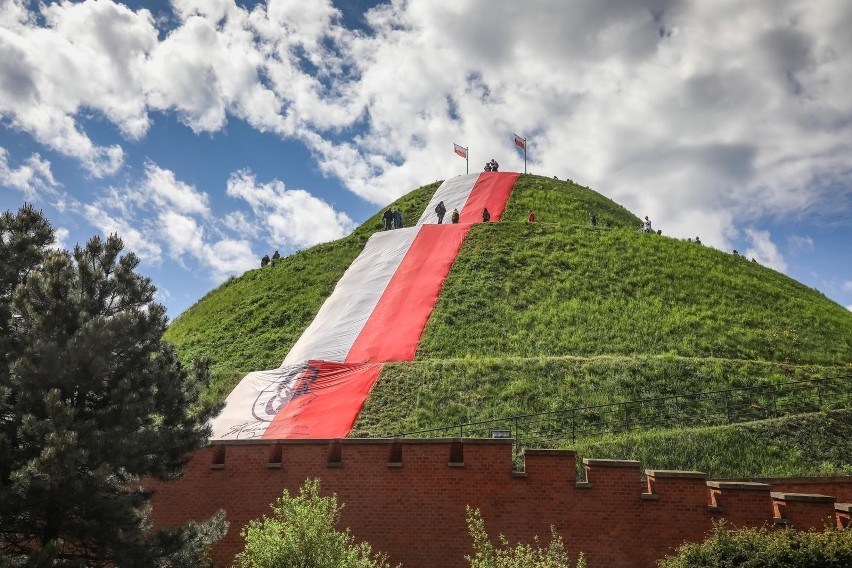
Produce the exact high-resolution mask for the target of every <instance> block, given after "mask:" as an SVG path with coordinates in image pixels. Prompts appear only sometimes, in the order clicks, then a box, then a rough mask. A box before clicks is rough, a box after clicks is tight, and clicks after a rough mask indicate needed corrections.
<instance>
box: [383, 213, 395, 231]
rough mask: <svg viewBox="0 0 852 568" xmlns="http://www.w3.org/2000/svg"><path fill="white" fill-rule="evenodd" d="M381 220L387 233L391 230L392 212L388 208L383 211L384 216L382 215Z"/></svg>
mask: <svg viewBox="0 0 852 568" xmlns="http://www.w3.org/2000/svg"><path fill="white" fill-rule="evenodd" d="M382 219H384V220H385V231H389V230H390V228H391V223H393V211H391V209H390V207H388V210H387V211H385V214H384V215H382Z"/></svg>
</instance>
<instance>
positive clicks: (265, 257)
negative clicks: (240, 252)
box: [260, 254, 269, 268]
mask: <svg viewBox="0 0 852 568" xmlns="http://www.w3.org/2000/svg"><path fill="white" fill-rule="evenodd" d="M267 264H269V255H268V254H265V255H263V258H261V259H260V267H261V268H263V267H264V266H266V265H267Z"/></svg>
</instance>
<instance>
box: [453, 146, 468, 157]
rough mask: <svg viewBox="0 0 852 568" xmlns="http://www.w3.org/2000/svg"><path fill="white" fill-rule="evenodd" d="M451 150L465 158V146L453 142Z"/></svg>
mask: <svg viewBox="0 0 852 568" xmlns="http://www.w3.org/2000/svg"><path fill="white" fill-rule="evenodd" d="M453 150H454V151H455V153H456V154H458V155H459V156H461V157H462V158H465V159H467V148H465V147H463V146H459V145H458V144H453Z"/></svg>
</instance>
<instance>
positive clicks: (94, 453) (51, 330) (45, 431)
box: [0, 205, 224, 567]
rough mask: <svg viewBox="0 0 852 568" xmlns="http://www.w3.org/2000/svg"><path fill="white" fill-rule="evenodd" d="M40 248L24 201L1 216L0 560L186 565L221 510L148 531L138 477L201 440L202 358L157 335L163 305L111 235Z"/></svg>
mask: <svg viewBox="0 0 852 568" xmlns="http://www.w3.org/2000/svg"><path fill="white" fill-rule="evenodd" d="M53 242H54V233H53V229H52V228H51V226H50V223H49V222H48V221H47V220H46V219H45V218H44V216H43V215H42V214H41V212H39V211H36V210H34V209H33V208H32V207H30V206H26V205H25V206H24V207H22V208H21V209H20V210H19V211H18V213H17V214H13V213H11V212H8V211H7V212H5V213H3V214H2V216H0V565H2V564H6V565H10V566H117V567H125V566H140V567H142V566H145V567H150V566H166V565H170V566H179V565H187V566H191V565H199V562H201V560H200V558H199V556H198V553H200V552H201V551H202V550H203V549H204V548H205V547H206V544H209V541H210V540H212V539H215V538H217V537H218V536H220V533H221V532H222V530H223V527H224V520H223V518H222V517H221V516H219V517H217V518H216V519H214V520H215V522H213V523H212V524H201V525H199V524H195V525H191V526H188V527H186V528H185V529H183V530H179V531H172V532H161V533H155V532H154V531H152V530H151V527H150V523H149V521H148V515H147V509H148V508H147V502H148V497H149V496H148V495H147V494H146V493H145V492H144V491H143V490H142V489H141V487H140V486H139V480H140V478H142V477H145V476H156V477H159V478H169V477H172V476H175V475H177V474H178V473H179V472H180V468H181V466H182V465H183V464H184V462H185V459H186V456H187V454H188V452H190V451H191V450H193V449H195V448H198V447H200V446H202V445H203V444H204V443H206V440H207V438H208V436H209V429H208V427H207V426H206V422H207V420H208V419H209V418H210V417H211V416H212V415H213V413H214V412H215V411H217V410H218V409H217V408H216V407H214V406H212V405H210V406H206V407H204V406H198V405H195V406H193V405H194V403H195V401H196V400H197V397H198V393H199V391H200V390H201V388H202V387H203V384H204V380H205V376H204V375H205V366H204V365H203V364H199V365H198V369H197V371H198V372H195V373H192V374H189V373H187V371H186V370H184V368H183V367H182V366H181V363H180V361H179V360H178V357H177V355H176V353H175V351H174V349H172V348H171V347H170V346H169V345H168V344H167V343H165V342H163V341H162V335H163V332H164V331H165V329H166V325H167V318H166V315H165V309H164V308H163V307H162V306H161V305H159V304H157V303H155V302H154V293H155V291H156V289H155V287H154V286H153V285H152V283H151V281H150V280H149V279H148V278H145V277H143V276H141V275H139V274H138V273H137V272H136V268H137V267H138V265H139V260H138V259H137V257H136V256H135V255H134V254H133V253H127V254H123V255H122V254H121V253H122V249H123V243H122V241H121V239H120V238H119V237H118V236H117V235H111V236H109V237H108V238H106V239H101V238H99V237H93V238H92V239H90V240H89V241H88V243H86V245H85V246H83V247H81V246H79V245H78V246H76V247H75V248H74V250H73V252H71V253H69V252H68V251H60V250H56V249H53V248H50V246H51V244H52V243H53ZM205 543H206V544H205ZM191 550H195V551H196V552H195V553H190V552H188V551H191ZM187 554H190V556H193V555H194V556H193V559H187V558H186V556H187Z"/></svg>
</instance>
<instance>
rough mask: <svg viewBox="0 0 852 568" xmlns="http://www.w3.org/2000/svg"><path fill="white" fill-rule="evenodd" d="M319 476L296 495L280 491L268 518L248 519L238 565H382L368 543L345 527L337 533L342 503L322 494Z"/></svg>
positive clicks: (330, 567)
mask: <svg viewBox="0 0 852 568" xmlns="http://www.w3.org/2000/svg"><path fill="white" fill-rule="evenodd" d="M319 490H320V483H319V480H318V479H308V480H306V481H305V485H304V486H303V487H302V488H301V489H300V490H299V495H298V496H290V494H289V492H288V491H287V490H286V489H285V490H284V494H283V495H282V496H281V497H280V498H278V500H276V501H275V503H273V504H272V505H271V506H272V511H273V515H272V516H271V517H266V516H264V517H263V518H261V519H256V520H254V521H252V522H250V523H249V524H248V525H247V526H246V527H245V528H244V529H243V531H242V536H243V538H244V539H245V541H246V546H245V549H244V550H243V551H242V552H240V553H239V554H238V555H237V558H236V564H235V566H237V567H239V568H280V567H282V566H287V567H288V568H386V567H388V566H389V565H388V562H387V558H386V557H385V555H383V554H380V553H376V554H373V551H372V549H371V547H370V545H369V543H366V542H361V543H358V544H355V537H353V536H352V534H351V533H350V531H349V529H348V528H347V529H346V530H345V531H342V532H341V531H338V530H337V529H336V528H335V527H336V526H337V523H338V521H339V520H340V510H341V509H342V508H343V506H342V505H338V504H337V495H331V496H326V497H322V496H320V494H319Z"/></svg>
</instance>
